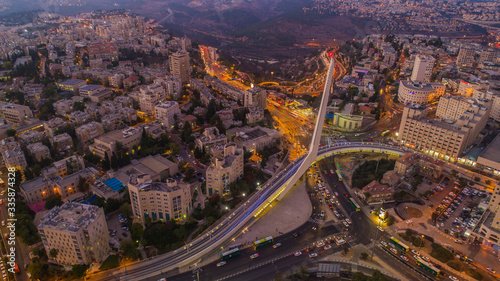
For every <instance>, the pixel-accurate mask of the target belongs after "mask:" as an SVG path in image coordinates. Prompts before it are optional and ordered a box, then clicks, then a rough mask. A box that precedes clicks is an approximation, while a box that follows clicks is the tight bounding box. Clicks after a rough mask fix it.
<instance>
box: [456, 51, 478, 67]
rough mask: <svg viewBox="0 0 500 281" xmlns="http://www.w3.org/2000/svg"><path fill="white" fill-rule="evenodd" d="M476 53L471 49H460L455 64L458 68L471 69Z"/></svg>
mask: <svg viewBox="0 0 500 281" xmlns="http://www.w3.org/2000/svg"><path fill="white" fill-rule="evenodd" d="M475 55H476V51H474V50H473V49H471V48H467V47H461V48H460V52H459V53H458V58H457V63H456V65H457V66H458V67H472V66H473V64H474V56H475Z"/></svg>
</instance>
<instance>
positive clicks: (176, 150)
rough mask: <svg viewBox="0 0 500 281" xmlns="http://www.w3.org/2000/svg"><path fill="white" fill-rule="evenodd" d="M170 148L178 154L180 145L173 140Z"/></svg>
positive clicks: (173, 152)
mask: <svg viewBox="0 0 500 281" xmlns="http://www.w3.org/2000/svg"><path fill="white" fill-rule="evenodd" d="M169 148H170V150H171V151H172V154H178V153H179V150H180V146H179V144H178V143H175V142H171V143H170V144H169Z"/></svg>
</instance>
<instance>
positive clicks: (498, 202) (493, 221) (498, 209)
mask: <svg viewBox="0 0 500 281" xmlns="http://www.w3.org/2000/svg"><path fill="white" fill-rule="evenodd" d="M483 205H485V203H481V204H479V207H484V206H483ZM480 223H481V225H480V226H479V227H478V228H476V230H475V231H476V232H474V233H473V237H475V238H478V239H479V240H482V242H483V244H486V245H487V246H490V247H495V248H497V249H498V248H500V184H498V185H497V186H496V187H495V189H494V190H493V194H492V195H491V200H490V203H489V204H488V207H487V209H486V211H485V212H484V214H483V216H482V218H481V221H480Z"/></svg>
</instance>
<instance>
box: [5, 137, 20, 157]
mask: <svg viewBox="0 0 500 281" xmlns="http://www.w3.org/2000/svg"><path fill="white" fill-rule="evenodd" d="M18 146H19V144H18V143H17V141H16V139H15V138H14V137H7V138H4V139H1V140H0V153H2V152H4V151H7V150H11V149H14V148H16V147H18Z"/></svg>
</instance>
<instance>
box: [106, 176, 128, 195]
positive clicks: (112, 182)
mask: <svg viewBox="0 0 500 281" xmlns="http://www.w3.org/2000/svg"><path fill="white" fill-rule="evenodd" d="M104 184H105V185H107V186H109V187H110V188H111V189H113V190H114V191H115V192H116V191H119V190H122V189H124V188H125V185H124V184H123V183H122V182H121V181H119V180H117V179H116V178H110V179H109V180H107V181H105V182H104Z"/></svg>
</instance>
